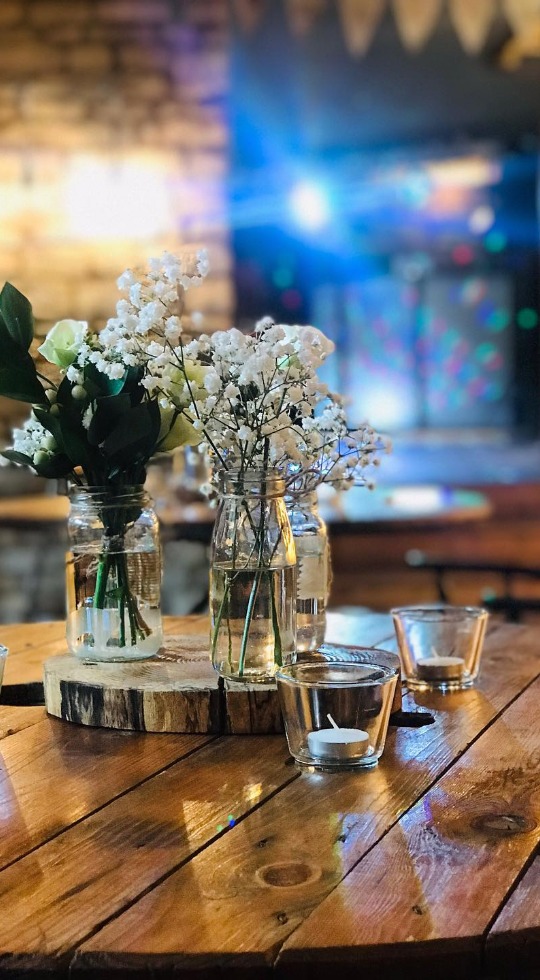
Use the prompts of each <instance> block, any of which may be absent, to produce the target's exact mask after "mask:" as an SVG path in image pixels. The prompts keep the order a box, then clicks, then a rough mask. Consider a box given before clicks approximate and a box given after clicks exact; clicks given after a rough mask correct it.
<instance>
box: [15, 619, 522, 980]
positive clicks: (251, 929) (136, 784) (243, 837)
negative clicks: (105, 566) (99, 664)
mask: <svg viewBox="0 0 540 980" xmlns="http://www.w3.org/2000/svg"><path fill="white" fill-rule="evenodd" d="M383 620H386V622H383ZM362 624H363V625H362ZM336 626H338V627H339V630H340V633H339V636H336V634H335V632H334V633H332V632H330V636H331V638H332V640H334V642H349V643H359V644H360V643H366V640H364V639H359V637H360V635H363V636H369V639H370V641H371V642H370V643H369V644H367V645H372V644H376V645H379V646H383V647H386V648H391V638H392V637H391V633H390V632H389V631H388V617H383V619H382V620H380V621H379V623H376V621H375V620H373V619H372V618H371V617H370V615H369V614H366V615H365V617H363V616H362V615H360V616H351V617H348V616H346V615H345V616H344V618H343V619H342V620H341V621H340V622H336ZM206 628H207V624H206V622H205V621H204V620H202V619H201V618H197V617H191V618H189V619H187V618H186V619H176V620H172V621H170V622H169V623H168V624H167V630H168V632H169V633H170V634H174V633H176V634H190V635H193V636H197V635H202V634H203V633H205V631H206ZM6 630H10V631H11V632H10V633H6V635H5V636H3V637H0V639H2V640H3V641H4V642H7V643H8V645H9V646H10V655H9V658H8V667H7V668H6V678H9V683H16V682H18V681H19V679H20V677H24V678H25V679H26V680H28V681H32V680H36V679H38V678H39V672H40V670H41V664H42V662H43V660H44V659H45V658H47V657H50V656H52V655H56V654H58V655H59V656H61V655H62V653H63V652H64V651H65V647H64V641H63V626H62V625H61V624H39V628H37V629H36V628H34V627H29V628H26V627H9V628H6ZM377 630H378V632H377ZM539 646H540V630H538V629H535V628H532V627H528V626H523V627H514V626H494V627H493V628H492V630H491V631H490V634H489V636H488V637H487V640H486V647H485V652H484V657H483V662H482V669H481V674H480V680H479V684H478V687H477V688H473V689H471V690H468V691H463V692H459V693H455V694H451V695H442V694H429V695H428V694H422V695H420V694H415V695H414V696H413V695H411V694H407V695H406V697H405V703H404V707H405V708H406V709H414V708H415V707H424V708H428V709H429V710H430V711H432V712H433V714H434V716H435V724H433V725H431V726H428V727H425V728H420V729H407V728H400V729H393V730H390V732H389V736H388V741H387V745H386V748H385V752H384V755H383V758H382V759H381V762H380V764H379V766H378V767H377V768H376V769H374V770H372V771H367V772H362V773H351V772H343V773H334V774H328V773H318V772H310V771H306V770H300V769H299V768H297V767H295V765H294V764H293V763H292V760H291V759H290V757H289V755H288V752H287V747H286V743H285V740H284V738H283V736H280V735H276V736H268V735H265V736H260V737H257V736H242V737H241V738H237V737H235V736H233V735H231V736H225V737H218V738H216V737H213V736H201V735H174V734H150V733H139V732H121V731H113V730H103V729H99V728H90V727H84V726H78V725H74V724H66V723H64V722H61V721H59V720H57V719H55V718H51V717H49V716H47V715H46V714H45V710H44V709H43V708H22V707H21V708H15V707H13V708H12V707H10V708H5V707H2V705H0V737H1V740H0V803H1V806H0V822H1V827H2V833H1V834H0V896H1V897H2V908H3V910H4V911H3V915H2V916H1V917H0V976H6V977H8V976H9V977H15V976H16V977H23V976H25V977H26V976H32V977H35V978H37V977H39V976H45V975H46V976H48V977H51V976H66V977H67V975H68V972H69V975H70V976H71V977H76V976H78V975H80V976H81V978H82V977H84V976H86V977H89V976H92V977H93V978H101V980H114V977H127V976H129V977H132V978H133V980H138V978H142V977H145V978H148V980H150V978H152V980H161V978H163V980H165V978H169V977H171V976H174V977H175V980H177V978H183V980H187V978H188V977H189V978H190V980H193V978H194V977H198V978H201V980H202V978H203V977H204V978H205V980H206V978H209V980H213V978H216V980H217V978H219V980H225V978H230V980H233V978H234V980H235V978H237V977H238V978H244V977H245V978H250V980H251V978H259V977H265V978H267V977H268V978H269V977H270V976H282V977H298V978H307V977H308V976H309V977H313V978H314V980H315V978H317V977H319V976H320V977H322V976H323V974H324V976H325V977H328V975H332V977H333V980H341V978H345V977H351V978H352V977H355V978H358V977H359V976H363V975H367V974H366V971H368V970H369V971H373V972H374V973H376V975H377V977H380V978H381V980H384V978H385V977H386V976H392V978H393V980H405V978H408V977H409V976H411V977H412V976H414V977H417V978H422V977H424V976H426V977H427V976H429V977H430V978H432V977H433V976H434V975H436V976H437V980H441V978H443V977H448V978H450V977H452V978H453V980H454V978H456V980H457V978H459V980H472V978H473V977H474V978H475V980H477V978H480V977H485V978H486V980H487V978H489V980H499V978H501V980H502V978H503V977H504V980H518V977H519V980H532V978H533V977H538V975H539V974H540V943H539V941H538V940H539V935H540V908H539V902H538V891H539V889H538V886H539V872H538V864H537V861H535V848H536V847H537V845H538V841H539V830H538V828H539V826H540V786H539V769H540V766H539V760H540V742H539V739H540V735H539V732H538V726H537V724H535V723H534V719H535V717H536V715H537V707H536V706H537V704H538V698H539V695H540V679H539V678H540V662H539V657H538V649H539ZM25 719H26V720H25ZM516 964H517V966H516ZM513 966H516V968H518V967H519V969H520V970H521V973H515V972H514V973H512V972H511V971H512V967H513Z"/></svg>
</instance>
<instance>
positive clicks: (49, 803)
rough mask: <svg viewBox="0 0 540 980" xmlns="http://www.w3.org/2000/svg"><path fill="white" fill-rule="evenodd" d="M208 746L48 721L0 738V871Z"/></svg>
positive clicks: (201, 740) (189, 739) (197, 740)
mask: <svg viewBox="0 0 540 980" xmlns="http://www.w3.org/2000/svg"><path fill="white" fill-rule="evenodd" d="M20 710H21V711H22V710H26V709H20ZM42 710H43V709H42ZM208 740H209V736H205V735H166V736H160V735H153V736H152V735H144V734H142V733H141V734H139V733H137V734H132V733H129V735H128V734H127V733H125V732H115V731H109V730H105V729H94V728H83V727H81V726H79V725H70V724H66V723H64V722H61V721H57V720H56V719H53V718H45V719H44V720H43V721H42V722H41V723H39V724H36V725H34V726H33V727H31V728H27V729H25V730H24V731H20V732H17V733H16V734H15V735H12V736H11V738H9V739H4V741H3V742H2V753H1V756H0V867H5V865H6V864H8V863H10V862H11V861H14V860H17V858H19V857H21V856H22V855H24V854H26V853H27V852H28V851H29V850H31V849H33V848H35V847H37V846H38V845H39V844H42V843H43V842H44V841H46V840H47V839H48V838H50V837H54V836H56V835H57V834H58V833H60V832H61V831H62V830H64V829H65V828H66V827H69V826H70V825H71V824H72V823H74V822H75V821H78V820H81V819H82V818H83V817H85V816H87V815H88V814H89V813H91V812H92V811H94V810H96V809H98V808H99V807H102V806H104V805H105V804H106V803H108V802H109V801H110V800H112V799H114V798H115V797H116V796H118V795H119V794H121V793H125V792H126V790H128V789H130V788H132V787H133V786H135V785H137V784H138V783H140V782H141V781H142V780H145V779H148V777H149V776H152V775H153V774H154V773H155V772H158V771H159V770H160V769H164V768H165V767H166V766H169V765H171V763H173V762H175V761H176V760H178V759H180V758H181V757H182V756H184V755H186V754H187V753H188V752H192V751H193V750H194V749H196V748H198V747H200V746H202V745H204V744H205V743H206V742H207V741H208Z"/></svg>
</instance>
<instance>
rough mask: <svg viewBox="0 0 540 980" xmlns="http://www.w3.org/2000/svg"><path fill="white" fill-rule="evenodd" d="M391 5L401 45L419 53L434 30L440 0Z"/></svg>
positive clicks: (402, 0) (401, 1)
mask: <svg viewBox="0 0 540 980" xmlns="http://www.w3.org/2000/svg"><path fill="white" fill-rule="evenodd" d="M471 3H476V0H471ZM392 5H393V8H394V17H395V18H396V24H397V29H398V31H399V36H400V37H401V40H402V41H403V44H404V45H405V47H406V48H407V49H408V50H409V51H419V50H420V48H422V47H423V45H424V44H425V43H426V41H427V40H428V38H429V36H430V34H432V33H433V31H434V30H435V25H436V24H437V21H438V19H439V15H440V12H441V6H442V0H392Z"/></svg>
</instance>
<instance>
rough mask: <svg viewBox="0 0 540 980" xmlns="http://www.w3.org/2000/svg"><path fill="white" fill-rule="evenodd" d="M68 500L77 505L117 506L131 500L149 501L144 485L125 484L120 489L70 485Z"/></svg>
mask: <svg viewBox="0 0 540 980" xmlns="http://www.w3.org/2000/svg"><path fill="white" fill-rule="evenodd" d="M68 498H69V499H70V500H71V501H73V502H77V503H82V502H85V503H87V504H109V503H110V504H113V505H114V506H118V505H119V504H123V503H128V502H133V500H138V501H143V500H145V499H146V500H148V501H149V500H150V495H149V493H148V491H147V490H146V488H145V485H144V483H135V484H126V485H125V486H122V487H111V486H91V487H89V486H86V485H85V486H78V485H77V484H75V485H72V486H70V487H69V488H68Z"/></svg>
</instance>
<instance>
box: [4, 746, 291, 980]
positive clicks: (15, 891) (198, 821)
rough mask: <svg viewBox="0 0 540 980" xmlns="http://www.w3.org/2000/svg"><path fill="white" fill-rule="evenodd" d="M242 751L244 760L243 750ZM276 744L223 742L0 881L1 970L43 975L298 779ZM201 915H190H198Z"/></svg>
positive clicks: (157, 778) (113, 805)
mask: <svg viewBox="0 0 540 980" xmlns="http://www.w3.org/2000/svg"><path fill="white" fill-rule="evenodd" d="M246 748H248V751H246ZM289 762H290V760H289V754H288V751H287V748H286V745H285V741H284V739H283V738H282V737H279V736H277V737H276V736H274V737H268V736H264V737H263V736H259V737H256V736H253V737H247V738H245V739H240V738H234V737H229V738H222V739H219V740H216V741H214V742H212V743H211V744H209V745H206V746H205V747H204V748H203V749H200V750H199V751H198V752H196V753H194V754H192V755H191V756H190V757H189V758H187V759H184V760H182V761H180V762H179V763H177V764H175V765H173V766H171V767H170V768H169V769H167V771H166V772H164V773H161V774H158V775H157V776H155V777H154V778H153V779H150V780H148V781H147V782H145V783H144V784H143V785H141V786H139V787H137V788H136V789H134V790H133V791H132V792H130V793H128V794H125V795H123V796H121V797H120V798H119V799H117V800H115V801H114V802H112V803H111V804H110V805H109V806H107V807H106V808H104V809H101V810H99V812H97V813H94V814H93V815H92V816H90V817H88V818H87V819H86V820H83V821H81V822H80V823H78V824H77V825H76V826H74V827H72V828H70V829H69V830H67V831H66V832H65V833H63V834H62V835H61V836H58V837H56V838H55V839H54V840H52V841H50V842H49V843H48V844H46V845H44V846H43V847H41V848H40V849H39V850H38V851H35V852H33V853H32V854H30V855H28V856H27V857H26V858H23V859H22V860H21V861H19V862H17V864H15V865H12V866H11V867H10V868H8V869H6V870H5V871H3V872H2V873H0V899H1V900H2V903H3V907H7V906H9V915H4V916H2V917H0V970H1V968H2V966H3V965H5V963H6V959H7V958H8V957H9V958H11V957H13V956H18V955H19V956H22V955H24V957H25V964H26V966H27V967H29V966H30V965H32V968H33V969H37V968H42V969H45V968H47V967H49V968H50V967H51V964H52V962H53V961H54V957H55V956H57V955H62V954H63V953H65V952H67V951H69V949H70V948H72V947H73V946H74V945H75V944H76V942H77V941H80V939H81V936H84V935H90V934H91V933H92V932H93V931H94V930H95V929H96V928H97V927H98V926H99V925H100V924H101V923H103V922H104V921H106V920H107V919H108V918H110V916H111V915H113V914H115V913H118V912H119V911H121V910H122V909H123V908H125V907H126V906H128V905H129V904H130V903H131V902H133V901H134V900H135V899H136V898H137V897H138V896H140V895H141V894H143V893H144V892H145V891H146V890H147V889H148V888H149V887H150V886H151V885H152V884H155V883H156V882H158V881H160V880H161V879H162V878H163V877H164V876H166V875H167V874H169V873H170V872H171V871H172V870H173V869H174V868H177V867H179V866H180V865H182V864H183V863H184V862H186V860H187V859H188V858H189V857H190V856H191V855H192V854H194V853H196V852H197V851H198V850H199V849H200V848H201V847H203V846H204V845H205V844H207V843H208V842H209V841H211V840H213V839H216V838H218V837H219V836H220V835H221V834H222V833H223V832H224V831H225V830H226V828H227V827H228V826H230V825H231V823H232V822H233V821H235V820H236V821H237V820H239V819H241V818H242V816H244V815H245V814H246V813H248V812H249V811H251V810H253V809H254V808H255V807H260V806H261V804H263V803H264V801H265V799H267V798H268V797H269V796H270V795H271V794H273V793H275V792H276V791H277V790H278V789H279V788H280V787H282V786H284V785H286V784H287V783H289V782H290V781H291V780H295V779H297V778H299V774H298V772H297V771H296V770H295V769H294V767H293V766H291V765H290V764H289ZM200 912H201V910H200V908H199V914H200Z"/></svg>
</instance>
